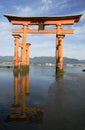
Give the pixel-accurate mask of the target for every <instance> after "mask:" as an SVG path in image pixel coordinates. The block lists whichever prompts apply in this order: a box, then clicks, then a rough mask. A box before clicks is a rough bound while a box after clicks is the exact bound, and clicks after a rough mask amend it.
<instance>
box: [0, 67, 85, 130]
mask: <svg viewBox="0 0 85 130" xmlns="http://www.w3.org/2000/svg"><path fill="white" fill-rule="evenodd" d="M64 70H65V73H64V75H63V77H60V78H59V79H56V75H55V67H45V66H42V67H41V66H30V69H29V73H28V72H24V73H23V72H22V71H21V72H18V73H16V71H13V69H12V68H9V69H6V68H4V69H0V130H11V129H13V130H15V129H20V130H28V129H29V130H85V72H82V68H81V67H67V68H65V69H64Z"/></svg>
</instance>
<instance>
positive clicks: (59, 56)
mask: <svg viewBox="0 0 85 130" xmlns="http://www.w3.org/2000/svg"><path fill="white" fill-rule="evenodd" d="M64 37H65V35H62V34H58V35H57V43H56V45H57V47H56V48H57V50H56V51H57V52H56V53H57V56H56V60H57V61H56V69H59V70H63V53H62V39H63V38H64Z"/></svg>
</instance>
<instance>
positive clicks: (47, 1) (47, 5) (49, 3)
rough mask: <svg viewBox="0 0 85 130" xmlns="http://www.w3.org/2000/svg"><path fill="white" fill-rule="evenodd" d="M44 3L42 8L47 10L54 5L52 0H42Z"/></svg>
mask: <svg viewBox="0 0 85 130" xmlns="http://www.w3.org/2000/svg"><path fill="white" fill-rule="evenodd" d="M42 4H43V6H42V8H41V9H42V10H45V11H47V10H49V9H50V7H52V0H42Z"/></svg>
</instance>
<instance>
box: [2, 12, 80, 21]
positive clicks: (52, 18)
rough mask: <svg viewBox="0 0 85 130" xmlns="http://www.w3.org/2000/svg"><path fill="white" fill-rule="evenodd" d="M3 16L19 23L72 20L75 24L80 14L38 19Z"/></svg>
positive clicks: (40, 17)
mask: <svg viewBox="0 0 85 130" xmlns="http://www.w3.org/2000/svg"><path fill="white" fill-rule="evenodd" d="M4 16H5V17H6V18H7V19H8V20H9V21H11V20H17V21H18V20H21V21H31V20H34V21H37V20H38V21H41V20H43V21H44V20H68V19H74V21H75V22H78V21H79V19H80V17H81V16H82V14H78V15H66V16H39V17H36V16H34V17H24V16H15V15H9V14H4Z"/></svg>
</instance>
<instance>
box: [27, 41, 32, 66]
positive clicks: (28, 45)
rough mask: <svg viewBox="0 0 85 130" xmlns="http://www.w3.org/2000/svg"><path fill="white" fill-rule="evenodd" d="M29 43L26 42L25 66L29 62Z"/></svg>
mask: <svg viewBox="0 0 85 130" xmlns="http://www.w3.org/2000/svg"><path fill="white" fill-rule="evenodd" d="M30 45H31V44H30V43H27V44H26V65H27V66H29V62H30V53H29V52H30V51H29V50H30V48H29V47H30Z"/></svg>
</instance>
